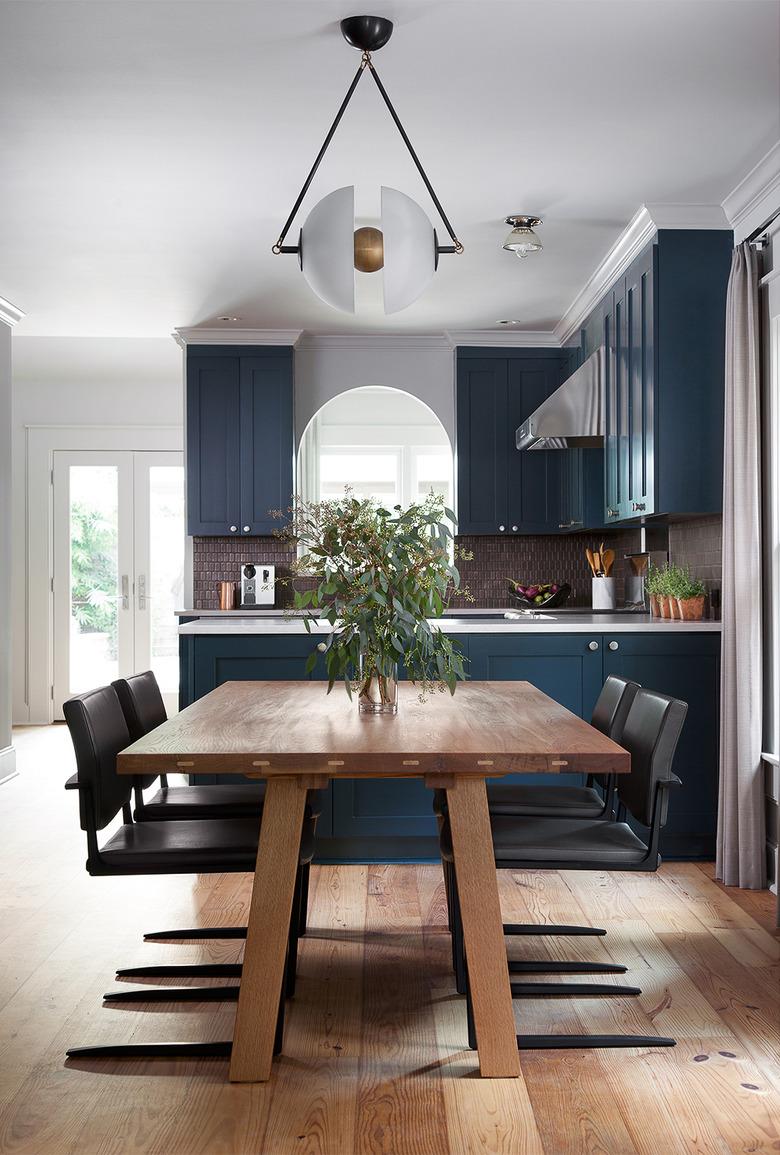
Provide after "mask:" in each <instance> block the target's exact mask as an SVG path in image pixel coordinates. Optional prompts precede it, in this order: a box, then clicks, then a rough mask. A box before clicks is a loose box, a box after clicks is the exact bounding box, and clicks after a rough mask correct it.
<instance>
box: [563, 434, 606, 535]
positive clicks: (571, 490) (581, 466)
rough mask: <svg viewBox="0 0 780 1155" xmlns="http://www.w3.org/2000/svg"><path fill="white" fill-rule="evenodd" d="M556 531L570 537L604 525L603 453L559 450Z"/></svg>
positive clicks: (596, 450) (584, 450)
mask: <svg viewBox="0 0 780 1155" xmlns="http://www.w3.org/2000/svg"><path fill="white" fill-rule="evenodd" d="M557 452H558V454H559V458H560V485H561V495H560V515H561V520H560V528H561V529H562V530H568V531H570V532H572V533H577V532H580V531H582V530H584V529H600V528H601V527H603V525H604V451H603V450H602V449H582V448H576V449H560V450H558V451H557Z"/></svg>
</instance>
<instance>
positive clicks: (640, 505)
mask: <svg viewBox="0 0 780 1155" xmlns="http://www.w3.org/2000/svg"><path fill="white" fill-rule="evenodd" d="M645 504H646V503H645V502H644V501H632V502H631V508H632V509H633V511H634V513H643V512H644V509H645Z"/></svg>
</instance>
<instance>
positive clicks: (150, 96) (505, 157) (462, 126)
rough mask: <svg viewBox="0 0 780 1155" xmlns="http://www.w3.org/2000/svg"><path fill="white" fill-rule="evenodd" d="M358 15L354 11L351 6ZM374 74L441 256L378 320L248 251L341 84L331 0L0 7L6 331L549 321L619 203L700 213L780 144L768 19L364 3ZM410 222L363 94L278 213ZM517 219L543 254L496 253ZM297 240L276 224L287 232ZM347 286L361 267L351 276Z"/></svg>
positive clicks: (764, 0)
mask: <svg viewBox="0 0 780 1155" xmlns="http://www.w3.org/2000/svg"><path fill="white" fill-rule="evenodd" d="M370 10H371V9H369V11H370ZM375 10H376V11H378V12H381V13H382V14H384V15H387V16H390V17H391V18H393V19H394V20H395V21H396V28H395V33H394V35H393V38H392V40H391V42H390V43H389V45H388V46H387V47H386V48H385V49H383V50H382V51H381V52H380V53H378V54H377V55H376V57H375V64H376V66H377V68H378V70H379V73H380V75H381V77H382V79H383V81H384V83H385V85H386V87H387V89H388V91H389V94H390V96H391V98H392V99H393V101H394V103H395V105H396V108H397V110H398V113H399V115H400V116H401V119H402V121H403V123H404V124H405V126H406V128H407V131H408V132H409V135H410V137H411V139H412V141H413V143H414V144H415V146H416V148H417V150H418V152H419V154H420V156H421V159H422V161H423V164H424V165H425V167H426V170H427V172H428V174H429V176H430V178H431V180H432V181H433V184H434V187H435V188H436V190H437V192H438V193H439V196H440V198H441V200H442V203H443V205H444V208H445V210H446V211H447V213H448V214H449V216H450V218H451V220H452V222H453V224H454V226H455V228H456V231H457V233H458V235H459V237H460V239H461V240H462V241H463V243H464V245H465V246H466V252H465V254H464V255H463V256H461V257H456V256H446V257H443V258H442V260H441V264H440V267H439V272H438V273H437V275H436V277H435V279H434V282H433V284H432V285H431V287H430V289H429V290H428V291H427V292H426V293H425V294H424V295H423V296H422V297H421V298H420V299H419V300H418V301H417V302H416V303H415V304H414V305H412V306H411V307H410V308H409V309H407V310H405V311H404V312H402V313H400V314H397V315H395V316H393V317H389V318H385V317H384V316H383V314H382V313H381V312H380V311H379V310H378V309H377V307H376V301H375V298H376V293H375V292H372V291H371V286H369V287H368V288H366V286H365V285H361V286H360V291H361V292H362V293H363V294H364V295H365V294H367V296H368V298H369V299H368V301H367V307H366V309H365V310H364V311H363V312H362V313H360V314H358V315H356V316H355V317H350V316H348V315H346V314H342V313H339V312H336V311H334V310H332V309H330V308H328V307H327V306H326V305H324V304H323V303H322V302H320V301H319V300H318V299H317V298H316V297H315V296H314V295H313V294H312V292H311V291H310V290H309V288H308V287H307V285H306V283H305V282H304V280H303V278H302V277H301V275H300V273H299V272H298V269H297V264H296V260H295V258H294V257H291V256H279V257H274V256H272V254H271V251H270V250H271V245H272V243H273V241H274V240H275V239H276V236H277V234H278V232H279V229H280V227H281V225H282V223H283V221H284V220H285V218H286V216H287V213H288V211H289V209H290V208H291V207H292V203H293V201H294V198H295V196H296V194H297V193H298V190H299V188H300V185H301V184H302V182H303V178H304V176H305V174H306V171H307V170H308V166H309V165H310V163H311V161H312V160H313V158H314V155H315V153H316V151H317V149H318V148H319V145H320V143H321V141H322V138H323V137H324V134H325V131H326V129H327V127H328V125H329V123H330V120H331V118H332V116H333V115H334V113H335V111H336V108H337V107H338V105H339V103H340V101H341V99H342V97H343V95H344V93H345V91H346V88H347V85H348V83H349V81H350V79H351V77H352V75H353V73H354V71H355V69H356V67H357V64H358V61H359V56H358V54H357V53H356V52H355V51H354V50H352V49H350V48H348V47H347V45H346V44H345V43H344V42H343V41H342V39H341V36H340V34H339V31H338V26H337V21H338V19H339V18H340V17H342V16H344V15H351V14H353V13H354V12H356V11H360V8H359V6H358V5H354V4H353V5H351V6H350V4H348V3H346V0H340V2H339V3H334V2H332V0H274V2H270V0H255V2H252V3H246V2H243V0H203V2H189V0H180V2H175V0H174V2H168V0H152V2H145V0H96V2H71V0H54V2H48V3H40V2H38V0H12V2H10V3H9V2H3V3H0V21H1V22H2V24H1V26H0V158H2V159H1V160H0V296H3V297H6V298H8V299H9V300H11V301H13V302H14V304H16V305H18V306H19V307H20V308H22V309H24V310H25V311H26V313H27V317H26V318H25V319H24V320H23V321H22V322H21V323H20V325H19V326H18V329H17V332H18V333H19V335H20V336H22V335H50V336H126V337H140V336H144V337H152V336H164V335H166V334H168V333H170V332H171V330H172V329H173V328H174V326H183V325H196V324H206V323H209V322H213V321H214V319H215V318H216V317H217V316H219V315H221V314H230V315H235V316H238V317H240V318H241V322H240V325H241V327H242V328H244V327H260V328H296V329H307V330H309V331H312V332H315V333H345V332H376V331H379V330H381V331H384V332H406V333H423V332H428V333H430V332H438V331H441V330H444V329H461V328H469V329H473V328H495V321H496V320H497V319H498V318H502V317H508V318H516V319H518V320H519V321H520V322H521V327H522V328H525V329H532V330H538V329H551V328H552V326H553V325H554V323H555V322H556V321H557V320H558V319H559V318H560V316H561V315H562V313H563V312H564V311H565V310H566V308H567V307H568V306H569V305H570V303H571V301H572V299H573V297H574V296H575V294H576V292H577V291H578V290H579V289H580V288H581V286H582V285H583V283H584V282H585V281H586V279H587V278H588V276H589V275H590V274H591V272H592V271H593V269H594V268H595V266H596V264H597V263H598V261H599V260H600V259H601V257H603V255H604V254H605V252H606V251H607V250H608V249H609V247H610V246H611V244H612V243H613V242H614V240H615V239H616V237H617V235H618V234H619V233H620V231H621V230H622V229H623V227H624V226H625V225H626V223H627V222H628V220H629V219H630V218H631V217H632V215H633V214H634V212H635V211H636V209H637V208H638V207H639V205H640V204H642V203H643V202H674V203H699V204H720V203H721V201H722V200H723V198H724V197H725V195H726V194H727V193H728V192H729V191H730V190H731V189H732V188H733V186H734V185H735V184H736V183H737V181H738V180H739V179H740V178H741V177H742V176H743V175H744V174H745V173H746V172H747V171H748V170H749V169H750V168H751V167H752V166H753V165H754V164H755V163H756V162H757V161H758V160H759V159H760V157H761V156H762V155H763V154H764V153H765V152H766V151H767V149H768V148H769V147H770V146H771V145H772V144H773V143H774V141H776V140H777V139H778V137H780V98H779V96H778V92H779V91H780V89H779V79H778V77H779V66H778V39H779V29H780V4H778V3H777V2H776V0H672V2H669V3H667V2H666V0H544V2H541V0H540V2H534V3H531V2H521V0H448V2H440V0H439V2H437V0H382V2H381V3H378V4H377V5H376V9H375ZM351 183H354V184H355V185H356V187H357V204H358V209H359V211H360V212H362V213H363V214H364V215H365V218H366V219H368V217H369V216H370V214H371V211H372V207H373V205H374V203H375V198H376V196H377V190H378V188H379V185H380V184H382V183H385V184H389V185H393V186H395V187H397V188H400V189H402V190H404V191H406V192H408V193H409V194H410V195H412V196H414V197H415V198H416V199H417V200H419V202H420V203H421V204H422V205H424V207H425V208H426V209H428V210H430V212H431V217H432V220H434V223H435V224H437V225H438V222H437V221H436V219H435V216H434V213H433V206H432V205H430V202H429V200H428V199H427V195H426V193H425V190H424V187H423V186H422V182H421V181H420V179H419V177H418V175H417V173H416V172H415V171H414V169H413V166H412V164H411V161H410V160H409V158H408V156H407V154H406V153H405V151H404V148H403V145H402V143H401V141H400V139H399V137H398V135H397V133H396V131H395V129H394V128H393V126H392V123H391V122H390V119H389V117H388V115H387V113H386V111H385V110H384V108H383V106H382V105H381V103H380V100H379V96H378V93H377V92H376V90H375V88H374V86H373V85H372V84H371V81H370V79H369V78H368V77H364V79H363V81H362V83H361V84H360V85H359V87H358V90H357V92H356V94H355V97H354V99H353V104H352V106H351V107H350V109H349V110H348V112H347V115H346V117H345V119H344V121H343V122H342V125H341V127H340V129H339V131H338V133H337V135H336V137H335V138H334V141H333V144H332V146H331V149H330V151H329V153H328V154H327V155H326V158H325V161H324V162H323V165H322V167H321V169H320V172H319V173H318V175H317V177H316V179H315V183H314V186H313V188H312V190H311V191H310V193H309V196H308V197H307V200H306V202H305V204H304V210H303V212H304V214H305V212H306V211H307V210H308V208H310V207H311V205H312V204H314V203H315V201H316V200H318V199H319V198H320V197H322V196H323V195H324V194H325V193H326V192H328V191H330V190H331V189H333V188H337V187H339V186H340V185H344V184H351ZM511 212H533V213H538V214H539V215H541V216H543V217H544V220H545V224H544V226H543V227H542V228H541V229H540V235H541V237H542V239H543V241H544V245H545V248H544V251H543V252H542V253H540V254H538V255H536V256H532V257H529V258H528V259H526V260H525V261H519V260H517V259H516V258H514V257H513V256H511V255H510V254H508V253H504V252H502V250H501V247H500V246H501V241H502V240H503V237H504V234H505V232H506V231H507V227H506V226H505V225H504V224H503V217H504V216H505V215H506V214H507V213H511ZM296 228H297V225H296ZM367 276H368V275H361V280H364V279H365V278H366V277H367Z"/></svg>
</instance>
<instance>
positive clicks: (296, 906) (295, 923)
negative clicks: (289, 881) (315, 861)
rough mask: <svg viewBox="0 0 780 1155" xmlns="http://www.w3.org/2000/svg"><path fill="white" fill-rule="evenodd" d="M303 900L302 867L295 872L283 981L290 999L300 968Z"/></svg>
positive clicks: (293, 995) (285, 992)
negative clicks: (300, 930) (299, 952)
mask: <svg viewBox="0 0 780 1155" xmlns="http://www.w3.org/2000/svg"><path fill="white" fill-rule="evenodd" d="M302 900H303V871H302V869H301V867H300V866H299V867H298V870H297V871H296V874H295V889H294V890H293V902H292V913H291V916H290V929H289V931H288V935H287V965H286V967H285V978H284V983H283V990H284V994H285V995H286V997H287V998H288V999H291V998H294V997H295V979H296V971H297V969H298V929H299V927H300V922H301V902H302Z"/></svg>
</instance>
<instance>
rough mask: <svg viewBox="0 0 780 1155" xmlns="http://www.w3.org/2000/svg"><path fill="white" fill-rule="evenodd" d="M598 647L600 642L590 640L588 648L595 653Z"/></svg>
mask: <svg viewBox="0 0 780 1155" xmlns="http://www.w3.org/2000/svg"><path fill="white" fill-rule="evenodd" d="M598 648H599V644H598V642H588V649H589V650H591V651H592V652H593V653H594V654H595V652H596V650H597V649H598Z"/></svg>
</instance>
